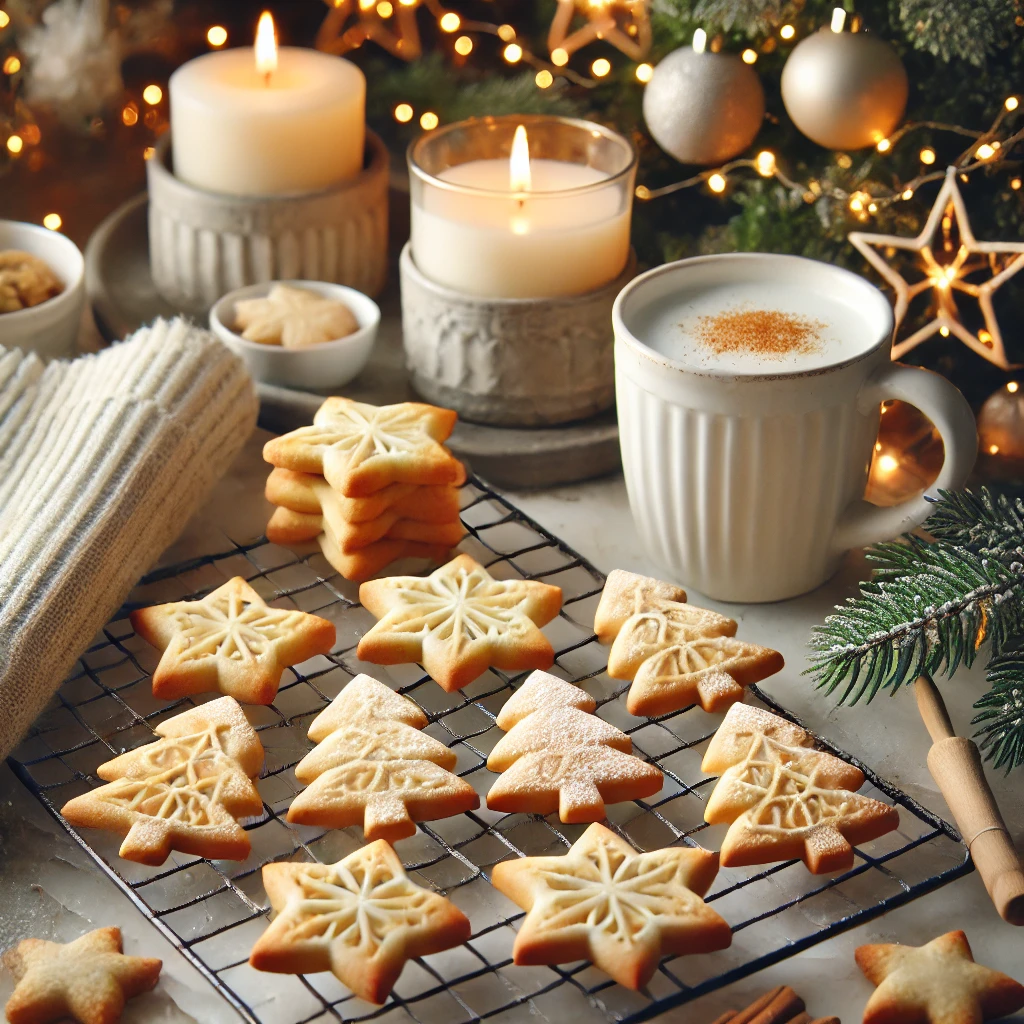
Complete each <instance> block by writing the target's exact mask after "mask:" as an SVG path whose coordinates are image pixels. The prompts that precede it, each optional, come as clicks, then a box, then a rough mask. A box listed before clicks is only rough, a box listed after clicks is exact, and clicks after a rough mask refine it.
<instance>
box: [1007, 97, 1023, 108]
mask: <svg viewBox="0 0 1024 1024" xmlns="http://www.w3.org/2000/svg"><path fill="white" fill-rule="evenodd" d="M1003 106H1004V107H1006V109H1007V110H1016V109H1017V108H1018V107H1019V106H1020V100H1019V99H1017V97H1016V96H1007V97H1006V102H1005V103H1003Z"/></svg>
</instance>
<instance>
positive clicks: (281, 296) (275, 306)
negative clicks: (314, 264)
mask: <svg viewBox="0 0 1024 1024" xmlns="http://www.w3.org/2000/svg"><path fill="white" fill-rule="evenodd" d="M235 324H236V326H237V327H240V328H241V329H242V337H243V338H245V339H247V340H248V341H255V342H257V343H258V344H260V345H281V346H283V347H284V348H309V346H311V345H322V344H323V343H324V342H325V341H337V340H338V338H345V337H347V336H348V335H350V334H354V333H355V332H356V331H358V330H359V321H358V320H356V318H355V316H354V314H353V313H352V310H350V309H349V308H348V306H346V305H345V303H344V302H338V301H336V300H334V299H328V298H327V297H326V296H324V295H319V294H318V293H317V292H311V291H309V290H308V289H306V288H293V287H291V286H289V285H286V284H275V285H274V287H273V288H271V289H270V291H269V292H268V293H267V295H266V296H264V297H263V298H259V299H242V300H241V301H240V302H237V303H236V304H235Z"/></svg>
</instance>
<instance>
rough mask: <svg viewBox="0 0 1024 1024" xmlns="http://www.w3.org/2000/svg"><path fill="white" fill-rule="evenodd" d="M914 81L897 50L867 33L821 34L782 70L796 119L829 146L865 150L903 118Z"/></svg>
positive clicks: (798, 50) (797, 50) (790, 110)
mask: <svg viewBox="0 0 1024 1024" xmlns="http://www.w3.org/2000/svg"><path fill="white" fill-rule="evenodd" d="M908 89H909V83H908V81H907V72H906V69H905V68H904V67H903V63H902V62H901V61H900V58H899V55H898V54H897V53H896V51H895V50H894V49H893V48H892V47H891V46H890V45H889V44H888V43H887V42H886V41H885V40H884V39H879V38H878V37H877V36H873V35H869V34H867V33H865V32H833V31H832V30H831V29H829V28H823V29H821V31H820V32H815V33H814V35H810V36H808V37H807V38H806V39H803V40H801V41H800V42H799V43H798V44H797V46H796V47H795V48H794V49H793V52H792V53H791V54H790V55H789V60H787V61H786V66H785V67H784V68H783V69H782V102H783V103H785V105H786V113H788V114H789V116H790V117H791V118H792V119H793V123H794V124H795V125H796V126H797V128H799V129H800V131H802V132H803V133H804V135H806V136H807V137H808V138H809V139H810V140H811V141H812V142H816V143H818V145H819V146H824V147H825V148H826V149H863V148H864V147H865V146H874V145H875V144H876V143H878V142H881V141H882V139H884V138H887V137H888V136H889V135H890V134H891V133H892V131H893V129H894V128H896V126H897V125H898V124H899V123H900V121H901V120H902V119H903V111H904V110H905V109H906V106H907V92H908Z"/></svg>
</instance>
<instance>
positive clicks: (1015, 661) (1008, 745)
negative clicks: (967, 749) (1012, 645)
mask: <svg viewBox="0 0 1024 1024" xmlns="http://www.w3.org/2000/svg"><path fill="white" fill-rule="evenodd" d="M986 676H987V678H988V681H989V684H990V685H991V687H992V688H991V689H990V690H989V692H988V693H986V694H985V696H984V697H982V698H981V699H980V700H978V701H977V702H976V703H975V705H974V706H975V708H977V709H979V710H980V714H977V715H975V716H974V718H972V719H971V724H972V725H982V728H981V729H979V730H978V731H977V732H976V733H975V734H974V736H975V738H976V739H977V740H978V745H979V746H980V747H981V749H982V750H983V751H985V760H987V761H991V762H992V763H993V765H994V766H995V767H996V768H1003V767H1004V766H1005V768H1006V770H1007V772H1009V771H1010V770H1011V769H1013V768H1018V767H1020V766H1021V765H1024V651H1021V650H1017V651H1014V652H1013V653H1011V654H1005V655H1002V656H1001V657H997V658H993V659H992V661H991V662H990V663H989V666H988V671H987V672H986Z"/></svg>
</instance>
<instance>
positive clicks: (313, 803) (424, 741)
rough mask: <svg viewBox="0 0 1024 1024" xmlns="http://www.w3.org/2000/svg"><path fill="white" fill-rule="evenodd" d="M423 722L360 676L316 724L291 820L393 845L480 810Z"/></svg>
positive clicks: (414, 710)
mask: <svg viewBox="0 0 1024 1024" xmlns="http://www.w3.org/2000/svg"><path fill="white" fill-rule="evenodd" d="M426 724H427V719H426V717H425V716H424V715H423V712H422V711H420V709H419V708H418V707H417V706H416V705H415V704H413V702H412V701H411V700H408V699H406V698H405V697H402V696H400V695H399V694H397V693H395V692H394V691H393V690H392V689H390V688H389V687H387V686H385V685H384V684H383V683H381V682H378V681H377V680H376V679H373V678H371V677H370V676H366V675H359V676H356V677H355V679H353V680H352V681H351V682H350V683H349V684H348V686H346V687H345V689H344V690H342V691H341V693H340V694H339V695H338V696H337V697H336V698H335V699H334V700H333V701H332V703H331V704H330V705H329V706H328V707H327V708H326V709H325V710H324V711H323V712H322V713H321V714H320V715H318V716H317V718H316V719H314V721H313V724H312V725H311V726H310V728H309V733H308V735H309V738H310V739H311V740H314V741H316V742H317V746H316V747H315V748H314V749H313V750H311V751H310V752H309V753H308V754H307V755H306V756H305V757H304V758H303V759H302V760H301V761H300V762H299V763H298V764H297V765H296V766H295V775H296V777H297V778H298V779H299V781H300V782H308V783H309V787H308V788H307V789H305V790H303V791H302V792H301V793H299V795H298V796H297V797H296V798H295V799H294V800H293V801H292V805H291V807H290V808H289V809H288V820H289V821H292V822H296V823H298V824H302V825H322V826H324V827H326V828H347V827H348V826H349V825H359V824H361V825H362V826H363V833H364V835H365V836H366V838H367V839H386V840H387V841H388V842H395V841H396V840H398V839H404V838H406V837H407V836H411V835H413V834H414V833H415V831H416V824H415V823H416V822H417V821H433V820H434V819H436V818H447V817H450V816H451V815H453V814H461V813H462V812H463V811H470V810H473V809H474V808H476V807H479V806H480V798H479V797H478V796H477V794H476V792H475V790H474V789H473V787H472V786H470V785H469V783H467V782H465V781H464V780H462V779H460V778H459V777H458V776H457V775H453V774H452V773H451V771H450V770H449V769H451V768H454V767H455V762H456V756H455V754H454V753H453V752H452V751H451V750H449V748H448V747H446V746H445V745H444V744H443V743H440V742H438V741H437V740H435V739H434V738H433V737H431V736H427V735H425V734H424V733H422V732H420V731H419V730H421V729H422V728H423V727H424V726H425V725H426Z"/></svg>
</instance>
